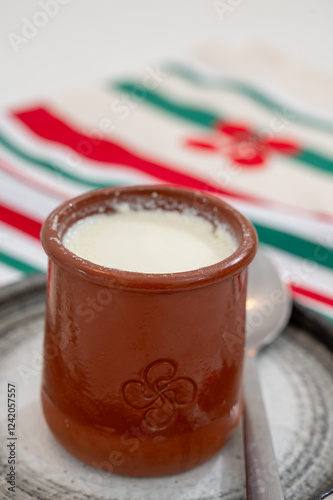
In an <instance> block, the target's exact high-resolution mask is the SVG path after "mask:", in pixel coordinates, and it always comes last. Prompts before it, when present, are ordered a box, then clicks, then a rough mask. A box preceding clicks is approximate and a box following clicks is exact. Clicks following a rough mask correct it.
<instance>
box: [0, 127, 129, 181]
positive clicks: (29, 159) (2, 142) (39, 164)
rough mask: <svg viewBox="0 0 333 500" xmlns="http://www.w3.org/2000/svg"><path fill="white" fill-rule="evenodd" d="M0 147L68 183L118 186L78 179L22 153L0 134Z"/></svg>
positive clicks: (51, 163) (54, 166)
mask: <svg viewBox="0 0 333 500" xmlns="http://www.w3.org/2000/svg"><path fill="white" fill-rule="evenodd" d="M0 145H2V146H3V147H5V148H6V149H8V150H9V151H11V152H12V153H14V154H16V155H17V156H19V157H20V158H22V159H23V160H25V161H27V162H28V163H31V164H32V165H35V166H37V167H41V168H43V169H45V170H48V171H49V172H52V173H53V174H55V175H57V176H58V177H60V178H61V177H63V178H65V179H68V180H70V181H74V182H76V183H78V184H81V185H83V186H85V187H90V188H102V187H110V186H118V185H120V184H115V183H110V182H107V183H103V182H95V181H92V180H90V179H84V178H82V177H79V176H77V175H75V174H71V173H70V172H67V171H66V170H63V169H62V168H61V166H57V165H56V164H55V163H53V162H48V161H46V160H42V159H39V158H37V157H36V156H32V155H30V154H28V153H26V152H25V151H22V150H21V149H19V148H18V147H17V146H15V145H14V144H13V143H12V142H11V141H10V140H9V139H8V138H6V137H5V136H4V134H3V133H2V132H1V133H0Z"/></svg>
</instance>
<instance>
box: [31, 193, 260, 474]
mask: <svg viewBox="0 0 333 500" xmlns="http://www.w3.org/2000/svg"><path fill="white" fill-rule="evenodd" d="M120 202H128V203H129V204H130V205H131V206H132V207H133V208H138V207H141V208H146V209H149V210H151V209H156V208H162V209H163V210H179V211H182V210H184V208H186V207H192V210H193V209H194V210H195V211H196V212H197V213H198V214H200V215H201V216H203V217H205V218H206V219H208V220H210V221H212V222H213V223H215V224H216V222H218V221H219V222H222V223H225V224H227V226H228V227H229V228H230V230H231V231H232V233H233V234H234V236H235V238H236V240H237V242H238V248H237V250H236V251H235V252H234V253H233V254H232V255H231V256H230V257H228V258H227V259H225V260H223V261H221V262H218V263H217V264H214V265H211V266H207V267H204V268H201V269H198V270H195V271H187V272H183V273H170V274H166V275H161V274H153V275H149V274H145V273H136V272H128V271H122V270H117V269H109V268H105V267H101V266H98V265H96V264H93V263H91V262H88V261H86V260H83V259H80V258H78V257H77V256H76V255H74V254H73V253H71V252H70V251H69V250H67V249H66V248H65V247H64V246H63V244H62V238H63V235H64V233H65V232H66V230H67V229H68V227H70V226H71V225H72V224H73V223H74V222H76V221H77V220H79V219H82V218H84V217H86V216H87V215H92V214H95V213H99V212H100V211H101V210H102V211H103V212H112V211H114V210H115V205H116V204H117V203H120ZM41 238H42V243H43V246H44V249H45V251H46V253H47V254H48V256H49V275H48V292H47V311H46V327H45V342H44V369H43V384H42V403H43V410H44V414H45V418H46V420H47V423H48V425H49V428H50V429H51V431H52V433H53V434H54V436H55V437H56V438H57V440H58V441H59V442H60V443H61V444H62V445H63V446H64V447H65V448H66V449H67V450H68V451H69V452H70V453H72V454H73V455H75V456H76V457H78V458H80V459H81V460H83V461H85V462H86V463H88V464H90V465H92V466H95V467H100V468H102V469H105V470H109V471H111V472H116V473H119V474H128V475H133V476H155V475H162V474H171V473H176V472H180V471H184V470H186V469H189V468H191V467H194V466H196V465H198V464H200V463H201V462H203V461H204V460H206V459H208V458H209V457H211V456H212V455H213V454H214V453H216V452H217V451H218V450H219V449H220V448H221V446H222V445H223V444H224V443H225V441H226V440H227V439H228V438H229V436H230V435H231V434H232V432H233V431H234V429H235V428H236V426H237V424H238V422H239V419H240V415H241V413H242V408H243V395H242V369H243V356H244V336H245V333H244V332H245V301H246V282H247V267H248V265H249V263H250V262H251V260H252V259H253V257H254V255H255V252H256V247H257V237H256V233H255V230H254V228H253V226H252V225H251V223H250V222H249V221H248V220H247V219H246V218H245V217H244V216H242V215H241V214H240V213H239V212H237V211H236V210H234V209H233V208H232V207H230V206H229V205H227V204H225V203H223V202H222V201H220V200H219V199H216V198H213V197H210V196H207V195H206V194H201V193H197V192H194V191H190V190H184V189H177V188H173V187H161V186H155V187H154V186H141V187H138V186H135V187H123V188H106V189H102V190H98V191H93V192H89V193H87V194H84V195H83V196H80V197H78V198H75V199H73V200H70V201H68V202H65V203H64V204H62V205H61V206H60V207H58V208H57V209H56V210H54V211H53V212H52V213H51V214H50V215H49V217H48V218H47V220H46V221H45V223H44V225H43V228H42V235H41ZM133 252H135V248H133Z"/></svg>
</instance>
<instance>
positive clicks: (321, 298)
mask: <svg viewBox="0 0 333 500" xmlns="http://www.w3.org/2000/svg"><path fill="white" fill-rule="evenodd" d="M290 287H291V289H292V291H293V293H295V294H299V295H302V296H303V297H307V298H308V299H312V300H315V301H316V302H320V303H322V304H326V305H328V306H331V307H333V298H332V297H329V296H328V295H322V294H319V293H317V292H314V291H313V290H309V289H308V288H303V287H300V286H298V285H293V284H291V285H290Z"/></svg>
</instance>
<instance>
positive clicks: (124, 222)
mask: <svg viewBox="0 0 333 500" xmlns="http://www.w3.org/2000/svg"><path fill="white" fill-rule="evenodd" d="M63 244H64V246H65V247H66V248H67V249H68V250H70V251H71V252H72V253H74V254H76V255H77V256H78V257H80V258H82V259H86V260H88V261H90V262H93V263H95V264H98V265H100V266H104V267H107V268H115V269H121V270H125V271H135V272H141V273H148V274H156V273H158V274H166V273H177V272H184V271H191V270H194V269H200V268H201V267H206V266H209V265H211V264H215V263H216V262H219V261H221V260H223V259H225V258H227V257H229V256H230V255H231V254H232V253H233V252H234V251H235V250H236V248H237V242H236V240H235V238H234V237H233V235H232V234H231V233H230V232H229V231H228V229H227V228H226V227H225V226H223V225H222V224H219V225H217V226H216V227H214V226H213V224H212V223H210V222H209V221H207V220H206V219H204V218H203V217H201V216H199V215H195V214H191V213H183V212H178V211H166V210H161V209H157V210H144V209H142V210H133V209H131V208H130V207H129V205H127V204H122V205H120V206H119V207H117V211H116V212H114V213H108V214H103V213H98V214H96V215H91V216H87V217H85V218H83V219H81V220H79V221H77V222H76V223H74V224H73V225H72V226H71V227H70V228H69V229H68V230H67V232H66V233H65V236H64V238H63Z"/></svg>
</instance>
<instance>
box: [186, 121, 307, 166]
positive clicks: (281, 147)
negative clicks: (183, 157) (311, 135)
mask: <svg viewBox="0 0 333 500" xmlns="http://www.w3.org/2000/svg"><path fill="white" fill-rule="evenodd" d="M186 144H187V146H190V147H193V148H198V149H205V150H207V151H213V152H221V153H223V154H224V155H226V156H229V158H230V159H231V160H232V161H233V162H235V163H238V164H239V165H243V166H244V167H258V166H262V165H264V163H265V161H266V159H267V158H268V157H269V155H271V154H273V153H274V152H277V153H280V154H285V155H295V154H297V153H298V152H299V150H300V148H299V147H298V146H297V144H295V143H294V142H292V141H289V140H281V139H276V140H275V139H268V138H265V137H261V136H260V135H259V134H257V133H256V132H253V131H252V130H251V129H250V128H249V127H247V126H246V125H241V124H236V123H228V122H223V123H217V125H216V126H215V127H214V130H213V131H212V134H211V136H210V137H205V138H202V139H201V138H199V139H188V140H187V141H186Z"/></svg>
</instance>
